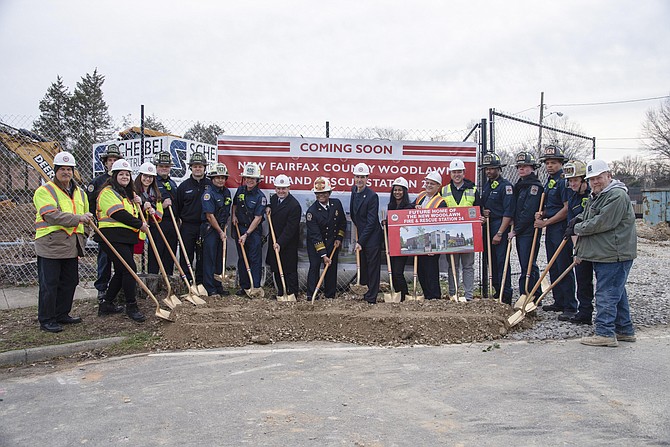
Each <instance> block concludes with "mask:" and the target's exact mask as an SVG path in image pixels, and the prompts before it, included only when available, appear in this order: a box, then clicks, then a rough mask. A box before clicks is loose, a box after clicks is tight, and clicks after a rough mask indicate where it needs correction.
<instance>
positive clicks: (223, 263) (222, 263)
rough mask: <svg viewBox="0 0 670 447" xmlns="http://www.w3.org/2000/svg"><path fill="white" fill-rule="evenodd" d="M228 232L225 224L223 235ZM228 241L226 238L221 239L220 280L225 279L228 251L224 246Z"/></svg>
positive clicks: (226, 246)
mask: <svg viewBox="0 0 670 447" xmlns="http://www.w3.org/2000/svg"><path fill="white" fill-rule="evenodd" d="M227 230H228V224H225V225H224V226H223V234H224V235H225V234H226V231H227ZM227 240H228V238H227V237H224V238H223V248H222V255H223V256H222V257H221V279H222V280H223V279H225V278H226V250H228V245H227V244H226V241H227Z"/></svg>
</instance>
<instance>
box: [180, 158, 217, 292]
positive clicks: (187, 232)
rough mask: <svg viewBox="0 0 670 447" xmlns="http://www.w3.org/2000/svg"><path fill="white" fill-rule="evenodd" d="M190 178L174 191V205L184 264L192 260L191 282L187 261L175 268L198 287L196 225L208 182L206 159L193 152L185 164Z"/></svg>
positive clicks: (199, 249) (199, 250)
mask: <svg viewBox="0 0 670 447" xmlns="http://www.w3.org/2000/svg"><path fill="white" fill-rule="evenodd" d="M188 166H189V168H190V169H191V176H190V177H189V178H187V179H186V180H184V181H183V182H181V184H180V185H179V187H178V188H177V195H176V200H175V205H176V208H177V211H178V212H179V215H178V216H179V219H180V220H181V222H180V226H179V231H180V233H181V238H182V240H183V241H184V248H185V249H186V255H187V256H188V261H189V263H190V264H191V265H193V261H194V258H195V272H194V273H195V278H191V273H190V270H191V269H189V268H188V263H187V262H186V261H187V260H186V259H185V258H184V257H180V258H179V265H181V268H182V270H183V271H184V273H186V276H187V277H188V280H189V281H193V280H194V279H195V283H196V284H202V275H203V265H202V239H201V237H200V224H201V223H202V220H201V219H202V200H201V199H202V195H203V194H204V193H205V191H208V190H209V189H210V188H211V187H212V181H211V180H210V179H209V178H207V177H206V176H205V168H206V167H207V159H206V158H205V155H204V154H202V153H200V152H194V153H193V155H191V159H190V160H189V161H188Z"/></svg>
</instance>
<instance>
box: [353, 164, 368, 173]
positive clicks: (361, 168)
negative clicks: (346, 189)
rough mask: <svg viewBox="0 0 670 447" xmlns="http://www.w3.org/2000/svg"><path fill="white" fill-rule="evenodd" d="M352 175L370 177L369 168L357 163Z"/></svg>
mask: <svg viewBox="0 0 670 447" xmlns="http://www.w3.org/2000/svg"><path fill="white" fill-rule="evenodd" d="M354 175H370V166H368V165H366V164H365V163H358V164H357V165H356V166H354Z"/></svg>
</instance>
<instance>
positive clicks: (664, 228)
mask: <svg viewBox="0 0 670 447" xmlns="http://www.w3.org/2000/svg"><path fill="white" fill-rule="evenodd" d="M637 235H638V236H639V237H641V238H644V239H647V240H650V241H657V242H659V241H667V240H670V225H668V223H667V222H659V223H657V224H656V225H648V224H646V223H644V222H643V221H641V220H638V221H637Z"/></svg>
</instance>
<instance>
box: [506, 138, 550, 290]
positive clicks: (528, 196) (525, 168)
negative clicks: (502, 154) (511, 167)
mask: <svg viewBox="0 0 670 447" xmlns="http://www.w3.org/2000/svg"><path fill="white" fill-rule="evenodd" d="M515 160H516V164H515V166H516V171H517V174H519V180H518V181H517V182H516V184H515V185H514V200H515V202H516V203H515V209H514V230H513V231H510V232H509V239H510V240H511V239H514V238H516V252H517V255H518V256H519V264H520V265H521V276H519V294H521V295H523V294H526V293H527V292H530V290H531V289H532V288H533V286H534V285H535V283H536V282H537V280H538V279H540V269H539V268H538V267H537V252H538V250H539V247H540V238H539V237H538V238H536V240H535V248H534V249H533V248H532V247H533V235H534V233H535V227H534V224H535V213H536V212H537V210H538V209H540V201H541V200H542V191H543V187H542V182H541V181H540V179H538V178H537V174H535V170H536V169H537V168H538V167H540V165H539V164H538V162H537V160H536V159H535V157H534V156H533V154H532V153H530V152H525V151H524V152H519V153H518V154H516V157H515ZM531 252H532V253H533V259H531V256H530V255H531ZM529 264H530V265H531V272H530V277H529V278H526V275H527V272H528V265H529ZM526 283H528V287H527V288H526ZM540 295H542V292H541V291H540V288H538V290H537V291H536V292H535V298H539V297H540Z"/></svg>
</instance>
